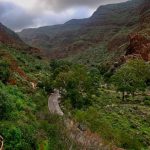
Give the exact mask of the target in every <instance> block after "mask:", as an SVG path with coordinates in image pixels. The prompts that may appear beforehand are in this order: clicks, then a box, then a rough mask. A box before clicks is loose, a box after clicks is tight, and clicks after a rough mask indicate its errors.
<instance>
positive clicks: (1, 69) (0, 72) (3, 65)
mask: <svg viewBox="0 0 150 150" xmlns="http://www.w3.org/2000/svg"><path fill="white" fill-rule="evenodd" d="M9 76H10V68H9V63H7V62H6V61H4V60H0V80H1V81H2V82H4V83H6V82H7V81H8V79H9Z"/></svg>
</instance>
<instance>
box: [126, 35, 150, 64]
mask: <svg viewBox="0 0 150 150" xmlns="http://www.w3.org/2000/svg"><path fill="white" fill-rule="evenodd" d="M129 39H130V44H129V46H128V48H127V52H126V56H128V55H137V56H141V57H142V58H143V59H144V60H145V61H149V60H150V40H148V39H146V38H145V37H144V36H142V35H140V34H134V35H130V36H129Z"/></svg>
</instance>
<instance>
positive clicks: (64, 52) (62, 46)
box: [18, 0, 150, 58]
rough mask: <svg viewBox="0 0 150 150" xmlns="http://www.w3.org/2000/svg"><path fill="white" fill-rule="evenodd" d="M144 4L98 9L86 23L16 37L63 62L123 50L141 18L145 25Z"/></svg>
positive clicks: (28, 31)
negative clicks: (97, 50) (92, 51)
mask: <svg viewBox="0 0 150 150" xmlns="http://www.w3.org/2000/svg"><path fill="white" fill-rule="evenodd" d="M145 6H146V7H147V13H148V10H149V8H150V7H149V1H148V0H132V1H127V2H124V3H118V4H109V5H105V6H100V7H99V8H98V9H97V10H96V11H95V13H94V14H93V15H92V16H91V17H90V18H86V19H73V20H71V21H68V22H66V23H65V24H62V25H55V26H46V27H40V28H35V29H25V30H23V31H22V32H20V33H18V34H19V36H20V37H21V39H22V40H23V41H25V42H26V43H28V44H29V45H32V46H35V47H37V48H41V49H43V50H44V51H45V52H46V53H47V54H48V55H49V57H50V58H66V57H68V56H74V55H75V54H80V53H82V52H84V51H85V50H88V49H89V48H90V49H91V48H92V49H94V48H98V47H99V45H103V46H104V49H106V50H108V51H115V50H120V49H124V48H125V47H124V46H126V44H128V42H129V38H128V36H129V35H130V34H133V33H135V32H139V30H140V31H141V29H139V26H140V23H141V20H142V19H141V18H143V17H144V18H145V17H147V18H145V24H148V23H149V20H148V19H149V17H148V16H149V14H147V15H146V14H145V11H146V9H145V8H144V7H145Z"/></svg>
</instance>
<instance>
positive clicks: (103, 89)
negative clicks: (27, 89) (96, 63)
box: [50, 59, 150, 150]
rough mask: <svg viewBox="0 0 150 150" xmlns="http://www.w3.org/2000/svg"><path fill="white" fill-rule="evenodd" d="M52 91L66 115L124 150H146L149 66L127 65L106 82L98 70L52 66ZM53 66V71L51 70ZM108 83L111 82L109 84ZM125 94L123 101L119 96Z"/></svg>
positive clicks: (141, 63)
mask: <svg viewBox="0 0 150 150" xmlns="http://www.w3.org/2000/svg"><path fill="white" fill-rule="evenodd" d="M50 66H52V67H51V68H53V69H52V70H53V73H54V74H55V75H54V78H53V79H54V80H55V81H54V85H53V86H54V87H56V88H59V89H60V91H61V94H62V96H63V101H62V105H64V106H65V108H64V111H65V112H66V115H67V114H68V115H70V113H71V116H72V118H74V119H75V120H76V121H77V122H79V124H81V125H84V126H86V127H87V128H89V129H90V130H91V131H93V132H96V133H98V134H99V135H100V136H101V137H103V139H105V140H106V141H107V142H109V143H113V144H115V145H117V146H118V147H122V148H125V149H133V150H141V149H148V146H149V144H150V143H149V141H150V122H149V117H150V107H149V103H150V101H149V100H150V98H149V86H148V85H149V84H148V80H149V67H150V65H149V64H146V63H145V62H144V61H142V60H138V59H134V60H130V61H128V62H127V63H126V64H124V65H122V66H121V67H120V68H118V69H117V70H116V72H114V74H113V75H112V76H111V78H109V80H108V79H107V81H108V82H106V80H105V79H104V78H105V76H103V74H101V71H100V70H99V68H94V67H92V69H91V68H90V69H89V67H88V68H86V67H85V66H82V65H77V64H71V63H68V62H63V61H55V62H52V63H51V65H50ZM54 66H55V67H54ZM110 81H111V82H110ZM120 92H123V93H125V95H124V98H123V99H122V94H121V93H120Z"/></svg>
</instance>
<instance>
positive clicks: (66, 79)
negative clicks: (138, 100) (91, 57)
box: [55, 64, 99, 108]
mask: <svg viewBox="0 0 150 150" xmlns="http://www.w3.org/2000/svg"><path fill="white" fill-rule="evenodd" d="M62 68H63V69H62ZM58 70H61V71H58ZM56 72H57V74H58V75H57V76H56V80H55V86H56V87H57V88H59V89H60V91H61V93H62V95H63V97H64V98H63V99H64V100H69V101H70V103H71V105H72V107H73V108H83V107H87V106H89V105H91V103H92V101H91V96H92V95H93V94H96V91H97V90H96V89H97V87H98V86H99V78H98V73H97V70H91V72H89V71H88V70H87V69H86V68H85V67H84V66H81V65H72V66H70V65H68V66H67V65H66V64H65V65H62V66H61V67H60V68H57V69H56ZM58 72H59V73H58Z"/></svg>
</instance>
